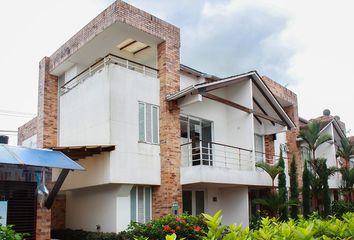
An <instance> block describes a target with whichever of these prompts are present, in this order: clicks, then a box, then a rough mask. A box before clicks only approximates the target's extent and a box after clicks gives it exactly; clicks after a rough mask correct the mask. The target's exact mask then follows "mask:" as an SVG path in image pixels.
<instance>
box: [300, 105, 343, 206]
mask: <svg viewBox="0 0 354 240" xmlns="http://www.w3.org/2000/svg"><path fill="white" fill-rule="evenodd" d="M310 121H317V122H318V123H319V124H320V129H321V132H320V134H328V135H329V136H331V138H332V140H331V141H328V142H325V143H323V144H321V145H320V146H319V147H318V148H317V149H316V151H315V155H316V158H322V159H326V163H327V166H328V167H336V168H340V167H341V166H342V164H341V161H342V160H341V159H340V157H339V156H338V155H337V150H338V148H339V147H340V146H341V139H342V138H345V137H346V130H345V124H344V123H343V122H342V121H341V120H340V118H339V117H338V116H332V115H331V113H330V111H329V110H328V109H326V110H324V111H323V115H322V116H319V117H317V118H314V119H311V120H310ZM308 123H309V121H308V120H306V119H304V118H300V129H304V130H306V127H307V124H308ZM298 144H299V149H300V152H301V161H302V162H304V161H305V160H306V159H310V158H312V157H311V155H310V154H311V153H310V150H309V148H308V146H307V144H306V143H305V142H304V141H303V139H301V138H299V139H298ZM341 180H342V178H341V174H340V173H339V172H337V173H335V174H334V175H333V176H331V177H330V178H329V181H328V184H329V188H330V194H331V199H332V200H338V197H339V195H338V194H339V189H340V186H341V185H342V182H341Z"/></svg>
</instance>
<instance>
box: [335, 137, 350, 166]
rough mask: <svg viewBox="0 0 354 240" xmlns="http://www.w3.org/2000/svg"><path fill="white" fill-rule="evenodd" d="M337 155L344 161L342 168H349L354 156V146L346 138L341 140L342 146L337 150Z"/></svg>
mask: <svg viewBox="0 0 354 240" xmlns="http://www.w3.org/2000/svg"><path fill="white" fill-rule="evenodd" d="M337 155H338V156H340V157H342V158H343V159H344V164H343V165H342V167H344V168H346V169H348V168H349V160H350V156H352V155H354V146H353V145H351V144H350V142H349V139H348V138H346V137H344V138H342V139H341V140H340V146H339V148H338V150H337Z"/></svg>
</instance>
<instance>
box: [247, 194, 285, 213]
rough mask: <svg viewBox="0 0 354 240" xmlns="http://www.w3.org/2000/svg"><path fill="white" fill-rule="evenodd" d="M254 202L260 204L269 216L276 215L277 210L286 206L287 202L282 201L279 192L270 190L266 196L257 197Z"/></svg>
mask: <svg viewBox="0 0 354 240" xmlns="http://www.w3.org/2000/svg"><path fill="white" fill-rule="evenodd" d="M254 203H255V204H259V205H261V206H262V207H263V208H264V209H265V210H266V211H267V212H268V215H269V216H271V217H278V216H279V211H280V210H283V209H284V208H287V207H288V205H289V203H288V202H287V201H284V199H283V197H282V196H281V195H280V194H279V192H271V193H270V194H269V195H268V196H267V197H264V198H257V199H255V200H254Z"/></svg>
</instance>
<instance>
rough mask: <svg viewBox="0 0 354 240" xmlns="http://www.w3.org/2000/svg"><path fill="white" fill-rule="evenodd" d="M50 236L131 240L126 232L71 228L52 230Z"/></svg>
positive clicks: (70, 239) (74, 239)
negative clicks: (87, 230) (88, 230)
mask: <svg viewBox="0 0 354 240" xmlns="http://www.w3.org/2000/svg"><path fill="white" fill-rule="evenodd" d="M51 237H52V238H55V239H60V240H132V239H131V238H130V237H129V236H128V235H127V233H126V232H120V233H103V232H86V231H83V230H71V229H60V230H52V232H51Z"/></svg>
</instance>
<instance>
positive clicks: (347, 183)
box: [340, 168, 354, 202]
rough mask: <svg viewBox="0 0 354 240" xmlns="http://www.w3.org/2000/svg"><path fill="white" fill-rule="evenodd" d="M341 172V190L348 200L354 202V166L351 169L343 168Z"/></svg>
mask: <svg viewBox="0 0 354 240" xmlns="http://www.w3.org/2000/svg"><path fill="white" fill-rule="evenodd" d="M340 172H341V174H342V186H341V191H342V192H343V193H344V195H345V196H346V201H347V202H354V199H353V198H352V193H353V187H354V168H351V169H347V168H341V169H340Z"/></svg>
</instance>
